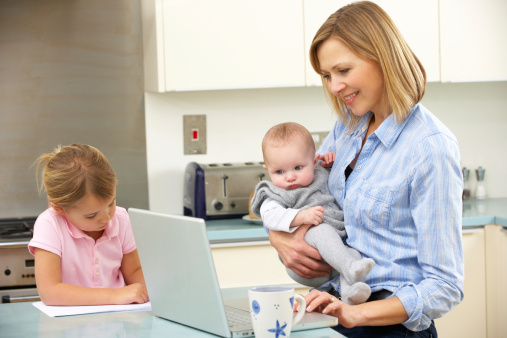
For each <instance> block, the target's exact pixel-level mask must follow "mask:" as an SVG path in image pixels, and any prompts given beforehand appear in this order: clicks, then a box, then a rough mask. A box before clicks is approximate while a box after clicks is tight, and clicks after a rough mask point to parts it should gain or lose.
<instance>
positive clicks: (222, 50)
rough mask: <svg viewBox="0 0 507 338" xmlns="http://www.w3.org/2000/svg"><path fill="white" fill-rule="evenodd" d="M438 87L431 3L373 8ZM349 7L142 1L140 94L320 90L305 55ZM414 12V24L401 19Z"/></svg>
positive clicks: (243, 0)
mask: <svg viewBox="0 0 507 338" xmlns="http://www.w3.org/2000/svg"><path fill="white" fill-rule="evenodd" d="M377 2H378V3H379V5H381V6H382V7H383V8H384V9H385V10H386V11H387V12H388V13H389V14H390V15H391V16H392V17H393V19H394V21H395V22H396V24H397V25H398V26H399V28H400V30H401V32H402V34H403V35H404V36H405V38H406V39H407V41H408V43H409V45H410V46H411V48H412V49H413V50H414V52H415V53H416V55H418V57H419V58H420V59H421V61H422V62H423V64H424V66H425V67H426V70H427V72H428V79H429V80H430V81H438V80H439V74H440V69H439V55H438V48H439V46H438V3H437V0H429V1H424V0H417V1H410V2H407V1H404V0H380V1H377ZM347 3H348V1H343V0H342V1H338V2H337V1H331V0H326V1H318V2H315V1H309V0H300V1H294V0H277V1H270V0H262V1H253V0H216V1H202V0H193V1H190V0H189V1H169V0H166V1H164V0H143V1H142V15H143V49H144V70H145V89H146V90H148V91H155V92H170V91H194V90H210V89H232V88H274V87H294V86H298V87H303V86H316V85H317V86H320V85H321V81H320V77H319V76H318V75H317V74H316V73H315V72H314V71H313V69H312V67H311V64H310V62H309V57H308V49H309V47H310V44H311V40H312V39H313V36H314V34H315V32H316V31H317V29H318V28H319V27H320V25H321V24H322V23H323V22H324V20H325V19H326V18H327V17H328V16H329V15H330V14H331V13H332V12H334V11H336V10H337V9H338V8H339V7H341V6H343V5H345V4H347ZM412 12H416V13H418V15H417V16H413V15H407V13H412Z"/></svg>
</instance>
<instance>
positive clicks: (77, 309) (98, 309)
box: [33, 302, 151, 317]
mask: <svg viewBox="0 0 507 338" xmlns="http://www.w3.org/2000/svg"><path fill="white" fill-rule="evenodd" d="M33 306H35V307H36V308H38V309H39V310H41V311H42V312H44V313H45V314H47V315H48V316H50V317H61V316H75V315H84V314H89V313H102V312H123V311H151V303H150V302H148V303H144V304H127V305H88V306H47V305H44V303H43V302H35V303H33Z"/></svg>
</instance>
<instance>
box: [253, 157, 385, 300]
mask: <svg viewBox="0 0 507 338" xmlns="http://www.w3.org/2000/svg"><path fill="white" fill-rule="evenodd" d="M328 176H329V171H328V169H326V168H323V167H322V166H321V165H320V162H319V163H318V164H317V165H316V167H315V173H314V178H313V181H312V183H311V184H310V185H309V186H307V187H301V188H298V189H295V190H285V189H281V188H278V187H276V186H275V185H274V184H273V183H271V182H269V181H261V182H260V183H259V184H258V185H257V187H256V188H255V194H254V197H253V198H252V212H253V213H254V215H256V216H257V217H261V216H264V215H261V212H260V209H261V205H262V203H264V202H265V201H266V200H273V201H275V202H277V204H279V205H280V207H283V208H285V209H287V208H290V209H300V210H304V209H308V208H311V207H315V206H321V207H323V208H324V217H323V220H322V223H321V224H319V225H316V226H312V227H311V228H310V229H309V230H308V231H307V233H306V235H305V241H306V242H307V243H308V244H309V245H310V246H312V247H314V248H316V249H317V250H319V252H320V254H321V256H322V258H323V259H324V260H325V261H326V262H327V263H328V264H329V265H331V266H332V267H333V268H334V269H335V270H334V271H332V273H331V277H317V278H313V279H307V278H302V277H300V276H298V275H297V274H296V273H294V272H293V271H292V270H290V269H287V273H288V274H289V276H290V277H291V278H292V279H294V280H295V281H296V282H298V283H300V284H303V285H307V286H312V287H319V286H321V285H322V284H324V283H326V282H328V281H329V280H330V279H333V278H334V277H336V276H337V275H338V273H339V274H340V294H341V296H342V300H343V301H344V302H346V303H348V304H360V303H364V302H365V301H366V300H367V299H368V297H369V296H370V294H371V289H370V287H369V286H368V285H367V284H366V283H364V281H365V279H366V275H367V274H368V273H369V272H370V271H371V269H372V268H373V266H374V265H375V263H374V261H373V259H371V258H362V257H361V254H360V253H359V252H358V251H357V250H355V249H353V248H351V247H349V246H347V245H345V244H344V243H343V237H345V235H346V231H345V226H344V222H343V211H342V210H340V208H339V207H338V205H337V204H336V203H335V200H334V197H333V196H332V195H331V194H330V192H329V188H328V182H327V180H328ZM262 218H263V219H264V217H262ZM265 225H266V227H267V228H270V226H269V224H265Z"/></svg>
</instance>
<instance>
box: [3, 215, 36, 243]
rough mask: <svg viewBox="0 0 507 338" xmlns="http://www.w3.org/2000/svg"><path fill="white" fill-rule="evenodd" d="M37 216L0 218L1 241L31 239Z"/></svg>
mask: <svg viewBox="0 0 507 338" xmlns="http://www.w3.org/2000/svg"><path fill="white" fill-rule="evenodd" d="M36 219H37V217H26V218H10V219H0V242H2V243H5V242H19V241H29V240H30V239H32V237H33V225H34V224H35V220H36Z"/></svg>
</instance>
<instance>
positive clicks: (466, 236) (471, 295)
mask: <svg viewBox="0 0 507 338" xmlns="http://www.w3.org/2000/svg"><path fill="white" fill-rule="evenodd" d="M484 241H485V235H484V229H483V228H475V229H470V230H463V253H464V258H465V291H464V292H465V298H464V299H463V301H462V302H461V303H460V304H459V305H458V306H456V307H455V308H454V309H452V310H451V311H449V312H448V313H447V314H446V315H445V316H444V317H442V318H439V319H436V320H435V325H436V327H437V331H438V335H439V336H441V337H486V315H487V314H486V279H485V275H486V259H485V245H484Z"/></svg>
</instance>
